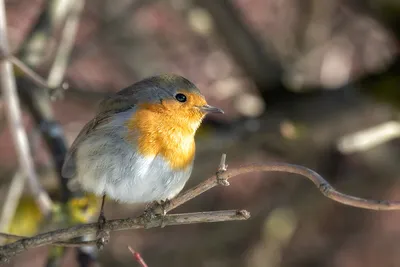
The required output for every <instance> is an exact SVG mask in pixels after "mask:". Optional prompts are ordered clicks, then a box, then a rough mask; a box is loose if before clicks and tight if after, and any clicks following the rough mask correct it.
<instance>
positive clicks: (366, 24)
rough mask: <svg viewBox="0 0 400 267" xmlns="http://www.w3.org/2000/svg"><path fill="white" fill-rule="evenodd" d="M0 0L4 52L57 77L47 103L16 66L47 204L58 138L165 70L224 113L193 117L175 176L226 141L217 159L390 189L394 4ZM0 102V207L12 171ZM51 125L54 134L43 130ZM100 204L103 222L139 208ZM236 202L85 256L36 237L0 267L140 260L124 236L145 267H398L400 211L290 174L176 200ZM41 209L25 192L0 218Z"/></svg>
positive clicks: (358, 187) (363, 189)
mask: <svg viewBox="0 0 400 267" xmlns="http://www.w3.org/2000/svg"><path fill="white" fill-rule="evenodd" d="M5 3H6V12H7V22H8V28H7V30H8V39H9V43H10V47H11V49H12V51H13V53H14V54H15V55H16V56H17V57H18V58H20V59H21V60H22V61H24V62H25V63H26V64H27V65H29V66H30V67H32V68H33V69H34V70H35V71H36V72H37V73H39V74H40V75H41V76H43V77H45V78H48V81H49V83H51V84H53V85H54V86H57V85H59V84H60V82H61V81H64V80H65V81H67V82H68V84H69V89H68V90H66V91H65V92H64V93H63V97H58V98H57V99H56V100H54V101H50V97H49V94H48V92H47V91H46V89H44V88H39V87H37V86H35V85H34V83H32V82H31V81H30V80H29V79H28V78H27V77H26V76H25V75H23V73H22V72H20V71H18V69H16V75H17V82H18V89H19V92H20V96H21V101H22V102H23V104H24V112H23V115H24V121H25V127H26V129H27V131H28V134H29V137H30V140H31V147H32V151H33V153H32V154H33V158H34V161H35V164H36V169H37V172H38V174H39V175H40V181H41V183H42V185H43V186H44V187H45V189H46V190H47V191H48V192H49V194H50V195H51V196H52V198H53V199H54V200H55V201H59V203H64V204H65V203H67V200H68V199H69V200H71V199H73V198H74V196H69V197H67V200H66V199H65V195H63V193H62V192H61V191H63V190H66V189H65V185H62V184H61V185H60V178H59V175H58V172H59V166H60V162H62V158H61V159H60V155H61V156H62V155H63V153H65V152H63V141H64V140H65V142H66V144H70V143H71V142H72V141H73V140H74V138H75V137H76V135H77V134H78V133H79V131H80V130H81V128H82V127H83V126H84V124H85V123H86V122H87V121H88V120H90V119H91V118H92V117H93V116H94V114H95V112H96V106H97V104H98V102H99V101H100V100H101V99H102V98H103V97H104V96H105V95H107V94H109V93H112V92H116V91H118V90H119V89H121V88H124V87H126V86H128V85H130V84H132V83H134V82H135V81H138V80H140V79H142V78H144V77H147V76H150V75H154V74H158V73H166V72H167V73H177V74H181V75H183V76H185V77H187V78H188V79H190V80H191V81H193V82H194V83H195V84H196V85H198V87H199V88H200V89H201V91H202V92H203V93H204V94H205V95H206V98H207V99H208V101H209V103H211V104H213V105H215V106H218V107H221V108H222V109H224V110H225V115H223V116H220V115H218V116H213V117H209V118H207V120H206V121H205V123H204V125H203V127H202V128H201V130H200V131H199V133H198V136H197V147H198V149H197V155H196V161H195V169H194V173H193V175H192V178H191V180H190V183H189V184H188V186H187V187H190V186H191V185H194V184H197V183H199V182H200V181H202V180H204V179H205V178H207V177H209V176H210V175H212V174H214V173H215V171H216V168H217V166H218V163H219V158H220V156H221V154H222V153H227V155H228V158H227V163H228V165H229V166H230V167H235V166H238V165H243V164H247V163H262V162H269V161H282V162H290V163H295V164H300V165H303V166H306V167H309V168H312V169H314V170H315V171H317V172H319V173H320V174H322V175H323V176H324V177H325V178H326V179H327V180H328V181H329V182H330V183H332V185H334V186H335V187H336V188H337V189H339V190H341V191H343V192H346V193H349V194H353V195H356V196H360V197H366V198H374V199H388V200H395V199H400V182H399V178H400V168H399V164H398V163H399V160H400V149H399V148H400V142H399V136H400V124H399V116H398V114H399V113H398V112H399V108H400V91H399V90H400V61H399V38H400V26H399V25H400V24H399V18H400V4H399V2H398V1H397V0H370V1H349V0H347V1H342V0H337V1H331V0H230V1H228V0H224V1H223V0H119V1H113V0H86V1H84V0H75V1H69V0H49V1H45V0H6V1H5ZM59 93H60V92H58V94H59ZM0 104H1V105H0V108H1V109H0V118H1V120H0V130H1V132H0V203H4V198H5V197H6V195H7V193H8V192H9V191H10V183H11V181H12V179H13V177H15V173H16V172H17V170H18V168H19V167H18V162H17V156H16V152H15V149H14V144H13V141H12V136H11V133H10V131H9V127H8V126H7V121H6V117H5V111H4V102H3V100H0ZM55 122H59V123H60V125H61V126H62V127H61V128H59V127H57V124H55ZM54 125H55V126H54ZM52 127H53V128H52ZM51 130H57V131H56V132H57V134H58V135H57V136H58V137H60V136H61V137H60V138H58V139H57V138H52V137H51V136H52V135H51V133H54V131H53V132H51ZM60 130H63V135H64V136H65V139H63V138H62V135H61V133H62V132H61V131H60ZM53 137H54V135H53ZM57 142H58V143H57ZM60 142H61V143H60ZM57 156H58V158H57ZM60 192H61V193H60ZM63 196H64V197H63ZM106 205H107V206H106V214H107V216H108V217H109V218H122V217H128V216H131V215H132V214H135V213H137V212H140V210H141V208H142V207H132V206H131V205H121V204H117V203H112V202H111V201H110V202H108V203H107V204H106ZM236 208H240V209H247V210H249V211H250V212H251V214H252V217H251V219H250V220H248V221H240V222H225V223H216V224H202V225H186V226H173V227H166V228H163V229H151V230H146V231H145V230H143V231H125V232H115V233H112V236H111V242H110V243H109V244H108V245H107V246H106V248H105V250H104V251H102V252H100V253H99V254H98V255H97V254H96V253H95V252H94V251H93V250H90V249H88V251H87V252H85V251H80V252H77V251H76V250H75V249H67V250H66V251H63V252H62V253H61V254H62V256H57V257H56V256H54V255H56V254H57V252H55V251H54V250H52V251H51V252H50V253H49V248H39V249H33V250H30V251H27V252H25V253H22V254H21V255H19V256H17V257H16V258H13V259H12V261H11V262H10V263H9V264H6V265H4V266H97V265H100V266H139V265H138V263H137V262H135V260H134V259H133V258H132V255H131V254H130V252H129V250H128V249H127V246H128V245H129V246H131V247H133V248H134V249H136V250H137V251H139V252H140V253H141V255H142V257H143V258H144V259H145V261H146V262H147V264H148V265H149V266H152V267H153V266H154V267H155V266H165V267H166V266H176V267H179V266H192V267H197V266H198V267H203V266H204V267H225V266H229V267H234V266H246V267H262V266H268V267H278V266H279V267H292V266H296V267H324V266H326V267H328V266H329V267H361V266H362V267H376V266H387V267H389V266H399V264H400V242H399V240H400V213H399V212H396V211H391V212H376V211H369V210H361V209H356V208H352V207H346V206H344V205H342V204H338V203H336V202H333V201H332V200H330V199H327V198H325V197H323V196H322V195H321V193H320V192H319V191H318V190H317V189H316V188H315V187H314V186H313V185H312V184H311V183H310V182H309V181H306V180H305V179H303V178H301V177H296V176H295V175H286V174H282V173H280V174H277V173H268V174H265V173H263V174H259V173H253V174H249V175H243V176H242V177H237V178H235V179H234V180H232V182H231V186H229V187H224V188H220V187H218V188H214V189H212V190H211V191H209V192H207V193H205V194H203V195H201V196H200V197H198V198H197V199H194V200H193V201H191V202H188V203H187V204H185V205H184V206H182V207H181V208H179V209H178V210H176V212H178V211H179V212H189V211H210V210H220V209H236ZM174 212H175V211H174ZM53 221H54V220H44V219H43V218H42V216H41V215H40V214H39V212H38V211H37V208H36V207H35V204H34V201H33V199H32V198H31V197H30V195H29V189H28V188H25V190H24V194H23V196H22V198H21V199H20V201H19V204H18V206H17V210H16V214H15V216H14V219H13V220H12V222H11V223H9V224H8V225H6V226H4V225H3V226H2V227H4V229H3V231H6V230H7V231H11V232H14V233H15V234H21V235H23V234H25V235H31V234H34V233H35V232H37V231H45V230H46V229H49V228H57V227H59V226H60V224H57V223H52V222H53ZM0 223H1V222H0ZM85 253H87V254H85ZM49 255H50V256H49ZM57 255H59V254H57ZM77 255H78V256H79V257H77ZM82 255H83V256H82ZM52 257H53V260H49V258H52ZM82 257H83V258H85V257H86V258H85V259H86V260H82ZM54 258H58V259H57V260H54ZM88 258H92V260H88ZM85 262H89V263H88V264H86V263H85ZM85 264H86V265H85Z"/></svg>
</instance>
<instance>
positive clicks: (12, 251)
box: [0, 210, 250, 262]
mask: <svg viewBox="0 0 400 267" xmlns="http://www.w3.org/2000/svg"><path fill="white" fill-rule="evenodd" d="M249 217H250V215H249V213H248V212H247V211H242V210H241V211H237V210H227V211H211V212H197V213H183V214H173V215H166V216H156V217H154V218H153V219H151V220H148V219H146V218H145V216H139V217H137V218H134V219H133V218H127V219H118V220H109V221H107V222H106V223H105V224H104V230H105V231H121V230H130V229H149V228H154V227H160V226H161V225H182V224H194V223H205V222H224V221H233V220H246V219H248V218H249ZM97 231H98V224H97V223H90V224H82V225H78V226H74V227H70V228H65V229H61V230H55V231H51V232H47V233H43V234H39V235H36V236H34V237H31V238H25V239H21V240H19V241H16V242H14V243H11V244H8V245H5V246H1V247H0V262H1V261H3V262H4V261H7V260H8V259H9V258H10V257H12V256H15V255H16V254H18V253H21V252H23V251H24V250H28V249H31V248H36V247H41V246H45V245H50V244H53V243H55V242H58V241H62V240H68V239H71V238H75V237H80V236H83V235H87V234H95V233H96V232H97ZM94 242H95V241H94ZM79 243H80V242H79ZM68 244H73V242H68ZM85 244H88V242H85Z"/></svg>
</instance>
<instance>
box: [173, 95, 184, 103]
mask: <svg viewBox="0 0 400 267" xmlns="http://www.w3.org/2000/svg"><path fill="white" fill-rule="evenodd" d="M175 98H176V100H178V101H179V102H186V96H185V95H184V94H176V96H175Z"/></svg>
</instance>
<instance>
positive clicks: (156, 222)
mask: <svg viewBox="0 0 400 267" xmlns="http://www.w3.org/2000/svg"><path fill="white" fill-rule="evenodd" d="M225 159H226V155H225V154H224V155H222V158H221V162H220V165H219V168H218V171H217V173H216V174H215V175H213V176H211V177H210V178H208V179H207V180H205V181H204V182H202V183H201V184H199V185H197V186H195V187H193V188H192V189H189V190H188V191H186V192H184V193H182V194H180V195H178V196H177V197H176V198H175V199H173V200H171V201H169V202H167V203H166V204H165V206H164V207H162V208H163V211H167V212H168V211H171V210H173V209H175V208H176V207H178V206H180V205H182V204H183V203H185V202H187V201H189V200H191V199H193V198H194V197H196V196H198V195H200V194H202V193H204V192H206V191H208V190H210V189H211V188H213V187H214V186H216V185H218V184H221V185H224V186H226V185H229V183H228V181H227V180H228V179H230V178H232V177H235V176H238V175H241V174H246V173H251V172H285V173H293V174H299V175H301V176H304V177H306V178H308V179H309V180H311V181H312V182H313V183H314V184H315V185H316V186H317V188H318V189H319V190H320V191H321V192H322V194H324V195H325V196H327V197H328V198H330V199H332V200H335V201H337V202H340V203H342V204H345V205H349V206H353V207H358V208H364V209H372V210H399V209H400V202H390V201H379V200H367V199H363V198H358V197H354V196H350V195H346V194H343V193H340V192H338V191H336V190H335V189H334V188H333V187H332V186H331V185H330V184H329V183H328V182H327V181H326V180H325V179H324V178H322V177H321V176H320V175H319V174H318V173H316V172H314V171H312V170H310V169H308V168H306V167H303V166H299V165H294V164H288V163H269V164H261V165H256V164H253V165H248V166H242V167H239V168H236V169H232V170H226V168H227V165H226V164H225ZM158 207H159V206H153V207H152V208H151V211H153V212H154V211H155V209H156V208H158ZM249 217H250V214H249V213H248V212H247V211H245V210H239V211H238V210H236V211H235V210H228V211H211V212H197V213H186V214H174V215H165V216H154V217H150V218H149V216H148V213H143V214H142V215H141V216H139V217H137V218H127V219H119V220H110V221H107V222H106V223H105V225H104V228H103V229H104V231H108V232H111V231H120V230H128V229H142V228H145V229H148V228H153V227H160V226H166V225H180V224H193V223H205V222H222V221H232V220H246V219H248V218H249ZM97 231H98V224H97V223H91V224H83V225H78V226H74V227H70V228H65V229H61V230H55V231H52V232H47V233H43V234H39V235H36V236H34V237H31V238H24V239H22V240H19V241H16V242H14V243H11V244H7V245H5V246H1V247H0V261H7V260H8V259H9V258H10V257H12V256H14V255H16V254H18V253H20V252H22V251H24V250H27V249H30V248H35V247H40V246H44V245H50V244H54V243H56V244H57V245H62V244H60V243H59V242H60V241H65V240H69V239H71V238H76V237H80V236H82V235H87V234H94V233H96V232H97ZM0 235H2V234H0ZM4 235H6V234H4ZM93 242H95V241H93ZM89 243H90V244H92V242H89ZM65 244H68V245H74V244H77V243H74V242H66V243H65ZM85 244H88V242H86V243H85Z"/></svg>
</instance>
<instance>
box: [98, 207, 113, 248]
mask: <svg viewBox="0 0 400 267" xmlns="http://www.w3.org/2000/svg"><path fill="white" fill-rule="evenodd" d="M105 224H106V217H105V216H104V214H103V213H102V212H101V213H100V215H99V219H98V220H97V227H98V228H97V233H96V238H97V241H96V246H97V249H98V250H102V249H103V248H104V246H105V245H106V244H107V243H108V241H110V232H109V231H107V230H105V229H104V226H105Z"/></svg>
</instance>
